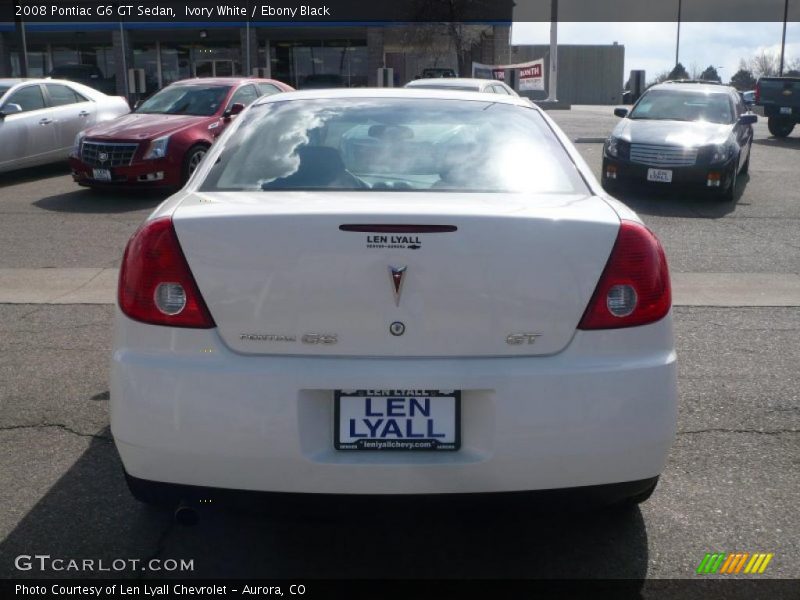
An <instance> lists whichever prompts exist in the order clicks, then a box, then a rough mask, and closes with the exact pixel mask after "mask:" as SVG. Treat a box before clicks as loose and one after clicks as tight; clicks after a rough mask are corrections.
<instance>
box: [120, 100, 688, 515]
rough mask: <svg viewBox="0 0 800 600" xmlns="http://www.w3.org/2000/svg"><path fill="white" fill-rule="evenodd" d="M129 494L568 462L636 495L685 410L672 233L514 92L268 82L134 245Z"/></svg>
mask: <svg viewBox="0 0 800 600" xmlns="http://www.w3.org/2000/svg"><path fill="white" fill-rule="evenodd" d="M115 321H116V325H115V339H114V346H113V366H112V381H111V427H112V431H113V435H114V439H115V441H116V445H117V448H118V449H119V453H120V456H121V457H122V462H123V464H124V468H125V470H126V473H127V476H128V477H127V478H128V482H129V485H130V488H131V490H132V492H133V493H134V495H135V496H136V497H137V498H139V499H141V500H143V501H145V502H152V503H159V504H177V503H178V502H179V501H183V502H188V503H191V502H199V501H200V500H203V501H207V500H208V499H209V498H212V499H213V498H214V497H215V494H218V493H221V492H220V490H250V491H254V490H255V491H266V492H293V493H313V494H345V495H347V494H356V495H361V494H366V495H372V494H380V495H387V494H401V495H402V494H454V493H480V492H517V491H537V490H553V489H562V488H570V489H573V490H577V489H581V490H583V491H585V490H587V489H588V490H590V491H591V492H592V493H602V494H605V495H606V498H607V499H608V500H613V501H621V502H626V503H636V502H641V501H643V500H645V499H646V498H647V497H648V496H649V495H650V494H651V493H652V491H653V489H654V488H655V485H656V481H657V478H658V476H659V473H660V472H661V470H662V469H663V467H664V464H665V461H666V458H667V453H668V451H669V448H670V446H671V444H672V441H673V436H674V433H675V427H676V405H677V387H676V363H675V350H674V343H673V332H672V316H671V296H670V280H669V273H668V269H667V263H666V260H665V257H664V252H663V250H662V247H661V245H660V243H659V242H658V240H657V239H656V237H655V236H654V235H653V233H651V232H650V230H648V229H647V228H646V227H645V226H644V225H643V224H642V223H641V221H640V220H639V219H638V217H637V216H636V215H635V214H634V213H633V212H631V211H630V210H629V209H627V208H626V207H625V206H624V205H622V204H620V203H618V202H617V201H615V200H613V199H610V198H608V197H606V196H605V195H604V193H603V191H602V189H601V188H600V186H599V184H598V183H597V181H596V180H595V179H594V177H593V176H592V174H591V172H590V170H589V168H588V167H587V166H586V164H585V163H584V162H583V160H582V159H581V158H580V156H579V155H578V153H577V152H576V151H575V149H574V148H573V146H572V145H571V144H570V142H569V141H568V139H567V138H566V137H565V135H564V134H563V133H562V132H561V131H560V130H559V128H558V127H557V126H556V125H555V124H554V123H553V122H552V121H551V120H550V118H549V117H548V116H547V115H546V114H545V113H544V112H542V111H541V110H539V109H538V108H536V107H534V106H532V105H530V104H528V103H527V102H525V101H524V100H522V99H520V98H516V97H512V96H505V95H504V96H499V95H498V96H493V97H489V96H488V95H485V94H484V95H479V94H474V93H472V92H449V91H439V90H403V89H400V90H398V89H382V90H375V89H352V90H317V91H309V92H289V93H285V94H279V95H275V96H270V97H268V98H261V99H259V100H257V101H256V102H255V103H253V104H252V105H251V106H250V107H249V108H248V109H247V110H246V111H245V112H244V113H243V114H242V116H241V117H240V118H239V119H238V120H237V121H236V123H234V124H233V125H232V126H231V128H230V129H229V130H228V131H226V132H225V133H224V134H223V136H222V137H220V139H219V141H217V143H215V144H214V146H213V147H212V148H211V150H210V151H209V154H208V156H207V157H206V160H204V161H203V163H202V165H201V166H200V167H199V168H198V170H197V171H196V172H195V174H194V175H193V177H192V179H190V181H189V182H188V184H187V186H186V187H185V188H184V189H183V190H181V191H180V192H179V193H177V194H176V195H174V196H172V197H171V198H169V199H168V200H166V201H165V202H164V203H163V204H162V205H161V206H160V207H159V208H158V209H156V211H155V212H154V213H153V214H152V215H151V216H150V217H149V218H148V219H147V221H146V222H145V223H144V224H143V225H142V227H141V228H140V229H139V230H138V231H137V232H136V233H135V234H134V235H133V237H132V238H131V240H130V242H129V244H128V246H127V249H126V251H125V256H124V259H123V262H122V268H121V273H120V281H119V295H118V309H117V311H116V317H115Z"/></svg>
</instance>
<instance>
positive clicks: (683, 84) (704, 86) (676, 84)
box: [650, 81, 736, 94]
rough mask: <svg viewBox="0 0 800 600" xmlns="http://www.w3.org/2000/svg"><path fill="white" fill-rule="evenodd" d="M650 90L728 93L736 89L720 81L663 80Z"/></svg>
mask: <svg viewBox="0 0 800 600" xmlns="http://www.w3.org/2000/svg"><path fill="white" fill-rule="evenodd" d="M650 89H651V90H680V91H682V92H697V93H699V94H728V93H730V92H732V91H734V92H735V91H736V89H735V88H732V87H731V86H729V85H724V84H720V83H703V82H699V81H665V82H664V83H659V84H657V85H654V86H653V87H651V88H650Z"/></svg>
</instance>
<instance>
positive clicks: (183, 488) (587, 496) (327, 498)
mask: <svg viewBox="0 0 800 600" xmlns="http://www.w3.org/2000/svg"><path fill="white" fill-rule="evenodd" d="M126 479H127V482H128V487H129V488H130V489H131V490H134V491H135V493H136V494H137V495H138V496H139V497H140V498H142V499H146V501H148V502H150V503H151V504H157V505H160V506H164V507H174V506H177V505H178V504H181V503H184V504H187V505H190V506H204V505H209V506H213V507H215V508H216V507H236V508H250V509H256V510H258V509H264V508H267V509H269V510H270V512H274V510H275V509H281V508H284V509H289V510H294V511H297V510H300V511H303V512H313V511H314V510H315V509H322V510H323V511H324V512H325V513H326V514H330V513H331V512H332V511H334V510H336V509H356V510H358V509H359V508H362V507H363V508H364V509H366V510H370V511H373V512H375V511H378V512H383V511H385V510H391V509H392V505H393V504H395V503H396V502H398V501H399V502H401V503H403V502H412V503H413V506H414V507H415V509H419V508H422V507H431V508H436V507H437V504H438V506H439V508H443V509H445V510H452V509H453V508H456V507H457V506H458V505H459V503H464V504H468V503H472V502H484V501H487V502H491V501H492V500H502V501H503V502H504V508H506V509H508V508H513V506H510V505H509V503H513V502H515V501H517V502H520V503H521V505H522V506H524V507H525V508H526V509H528V510H529V509H530V508H531V505H532V504H533V503H542V504H547V505H549V506H554V507H563V508H576V507H592V506H598V505H607V504H616V503H618V502H621V501H624V500H626V499H629V498H631V497H633V496H636V495H638V494H642V493H645V492H647V491H648V490H650V489H651V488H652V487H653V486H654V485H655V484H656V483H657V482H658V477H650V478H648V479H642V480H639V481H625V482H622V483H610V484H606V485H591V486H582V487H573V488H566V489H557V490H539V491H532V492H489V493H480V494H403V495H402V496H399V495H375V494H369V495H354V494H296V493H285V492H258V491H251V490H234V489H226V488H212V487H203V486H193V485H182V484H176V483H163V482H158V481H147V480H145V479H139V478H137V477H132V476H131V475H128V474H126ZM381 503H384V504H383V505H381ZM401 506H402V505H401ZM395 508H399V507H395Z"/></svg>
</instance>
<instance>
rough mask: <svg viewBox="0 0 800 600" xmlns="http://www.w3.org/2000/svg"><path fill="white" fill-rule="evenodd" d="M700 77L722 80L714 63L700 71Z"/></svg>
mask: <svg viewBox="0 0 800 600" xmlns="http://www.w3.org/2000/svg"><path fill="white" fill-rule="evenodd" d="M700 79H702V80H703V81H722V78H721V77H720V76H719V73H717V70H716V69H715V68H714V66H713V65H708V67H707V68H706V70H705V71H703V72H702V73H700Z"/></svg>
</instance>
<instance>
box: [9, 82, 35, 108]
mask: <svg viewBox="0 0 800 600" xmlns="http://www.w3.org/2000/svg"><path fill="white" fill-rule="evenodd" d="M5 103H6V104H19V105H20V106H21V107H22V112H29V111H32V110H39V109H40V108H44V96H43V95H42V88H41V87H39V85H29V86H26V87H24V88H22V89H19V90H17V91H16V92H14V93H13V94H11V96H10V97H9V99H8V100H6V102H5Z"/></svg>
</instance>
